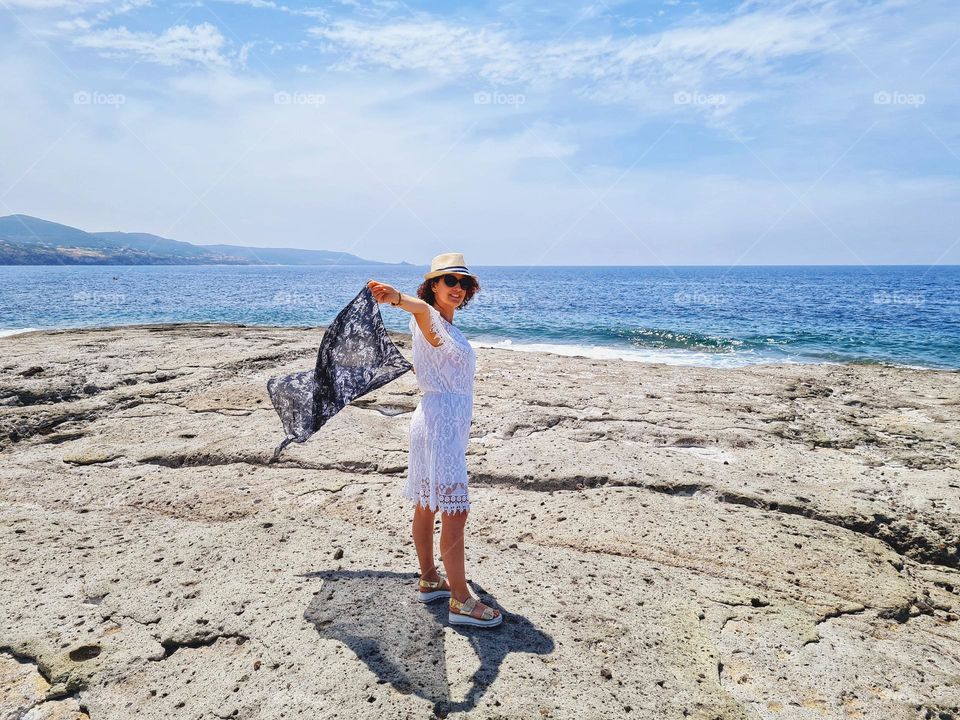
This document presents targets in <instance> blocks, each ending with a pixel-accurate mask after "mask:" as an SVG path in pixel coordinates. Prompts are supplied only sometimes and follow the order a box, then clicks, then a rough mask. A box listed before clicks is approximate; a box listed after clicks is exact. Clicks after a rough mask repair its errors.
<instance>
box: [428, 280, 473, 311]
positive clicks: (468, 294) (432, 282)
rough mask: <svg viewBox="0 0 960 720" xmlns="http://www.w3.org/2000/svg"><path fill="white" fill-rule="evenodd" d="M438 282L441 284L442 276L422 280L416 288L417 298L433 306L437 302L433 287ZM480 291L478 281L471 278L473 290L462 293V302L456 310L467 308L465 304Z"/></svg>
mask: <svg viewBox="0 0 960 720" xmlns="http://www.w3.org/2000/svg"><path fill="white" fill-rule="evenodd" d="M438 282H443V275H441V276H440V277H435V278H430V279H429V280H424V281H423V282H422V283H420V287H418V288H417V297H418V298H420V299H421V300H423V301H424V302H425V303H427V304H428V305H433V304H434V303H435V302H436V301H437V296H436V295H435V294H434V292H433V287H434V285H436V284H437V283H438ZM479 291H480V281H479V280H477V279H476V278H473V289H472V290H464V291H463V302H462V303H460V305H459V306H458V307H457V310H463V308H465V307H466V306H467V303H469V302H470V300H471V298H473V296H474V295H476V294H477V293H478V292H479Z"/></svg>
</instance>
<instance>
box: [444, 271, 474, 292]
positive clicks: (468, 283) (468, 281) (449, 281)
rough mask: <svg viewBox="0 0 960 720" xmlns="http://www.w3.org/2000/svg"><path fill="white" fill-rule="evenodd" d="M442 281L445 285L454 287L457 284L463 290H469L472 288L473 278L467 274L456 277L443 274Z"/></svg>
mask: <svg viewBox="0 0 960 720" xmlns="http://www.w3.org/2000/svg"><path fill="white" fill-rule="evenodd" d="M443 282H444V284H446V286H447V287H451V288H452V287H456V286H457V285H458V284H459V285H460V287H462V288H463V289H464V290H465V291H467V292H470V291H471V290H473V278H472V277H470V276H469V275H464V276H463V277H457V276H456V275H444V276H443Z"/></svg>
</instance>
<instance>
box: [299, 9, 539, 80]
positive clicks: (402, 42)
mask: <svg viewBox="0 0 960 720" xmlns="http://www.w3.org/2000/svg"><path fill="white" fill-rule="evenodd" d="M310 33H311V34H312V35H313V36H314V37H317V38H320V39H321V40H323V41H326V42H327V43H329V45H330V46H331V47H334V48H340V49H343V50H344V51H345V53H346V54H345V57H344V59H343V62H342V63H341V65H340V67H341V68H342V69H350V68H356V67H365V66H382V67H387V68H391V69H395V70H426V71H428V72H431V73H436V74H438V75H445V76H459V75H464V74H468V73H478V74H480V75H483V76H492V77H500V76H505V75H507V74H510V73H511V72H513V73H515V72H516V71H517V70H519V68H515V67H514V63H515V62H518V61H520V60H521V51H520V48H518V47H517V46H515V45H513V44H512V43H511V42H510V41H509V40H508V39H507V37H506V36H505V35H504V34H503V33H501V32H499V31H497V30H494V29H487V28H480V29H478V30H473V29H471V28H467V27H461V26H457V25H451V24H449V23H446V22H443V21H441V20H430V21H424V22H401V23H391V24H385V25H376V26H373V25H362V24H360V23H355V22H339V23H334V24H331V25H328V26H325V27H316V28H311V29H310Z"/></svg>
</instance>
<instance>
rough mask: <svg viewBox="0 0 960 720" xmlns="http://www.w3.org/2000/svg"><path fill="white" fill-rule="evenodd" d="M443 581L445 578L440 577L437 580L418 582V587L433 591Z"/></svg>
mask: <svg viewBox="0 0 960 720" xmlns="http://www.w3.org/2000/svg"><path fill="white" fill-rule="evenodd" d="M445 581H446V578H443V577H441V578H440V579H439V580H420V587H422V588H428V589H430V590H433V589H435V588H438V587H440V586H441V585H442V584H443V583H444V582H445Z"/></svg>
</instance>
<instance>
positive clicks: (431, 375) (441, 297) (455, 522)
mask: <svg viewBox="0 0 960 720" xmlns="http://www.w3.org/2000/svg"><path fill="white" fill-rule="evenodd" d="M423 278H424V281H423V283H422V284H421V285H420V287H419V288H418V289H417V297H415V298H414V297H410V296H409V295H404V294H402V293H401V292H400V291H399V290H397V289H395V288H393V287H391V286H390V285H386V284H384V283H380V282H376V281H375V280H371V281H370V282H368V283H367V285H368V286H369V287H370V292H371V293H372V294H373V297H374V298H375V299H376V300H377V302H379V303H386V302H389V303H390V304H391V305H393V306H395V307H399V308H401V309H402V310H406V311H407V312H409V313H411V314H412V315H413V317H412V318H411V319H410V333H411V335H412V336H413V365H414V369H415V372H416V376H417V384H418V385H419V386H420V389H421V390H422V391H423V397H422V399H421V400H420V404H419V405H418V406H417V409H416V411H415V412H414V413H413V418H412V419H411V421H410V462H409V468H408V475H407V483H406V487H405V488H404V491H403V496H404V497H406V498H408V499H409V500H411V501H412V502H414V503H415V507H414V512H413V541H414V545H415V546H416V548H417V555H418V557H419V560H420V587H419V591H418V594H417V598H418V600H420V601H421V602H430V601H432V600H436V599H438V598H450V602H449V606H450V609H449V619H450V622H451V623H452V624H455V625H477V626H480V627H492V626H495V625H499V624H500V623H501V622H502V621H503V617H502V615H501V613H500V611H499V610H495V609H494V608H491V607H489V606H487V605H485V604H484V603H482V602H480V601H479V600H478V599H477V598H475V597H473V595H472V594H471V593H470V590H469V588H468V587H467V580H466V574H465V570H464V552H463V549H464V546H463V531H464V525H465V523H466V522H467V512H468V511H469V509H470V497H469V490H468V487H467V484H468V481H467V459H466V452H467V443H468V442H469V440H470V421H471V419H472V416H473V376H474V371H475V369H476V354H475V353H474V351H473V348H472V347H470V343H469V342H467V339H466V337H464V335H463V333H462V332H460V330H459V328H457V327H456V326H455V325H454V324H453V314H454V311H455V310H457V309H458V308H462V307H465V306H466V305H467V303H468V302H469V301H470V299H471V298H472V297H473V296H474V294H475V293H476V292H477V291H478V290H479V289H480V283H479V282H478V281H477V276H476V275H474V274H472V273H471V272H470V271H469V270H468V269H467V266H466V264H465V263H464V260H463V255H461V254H460V253H444V254H442V255H437V256H436V257H435V258H434V259H433V262H432V263H431V264H430V272H428V273H426V274H425V275H424V276H423ZM437 510H440V512H441V517H442V525H441V528H440V554H441V557H442V558H443V565H444V567H445V568H446V570H447V575H448V576H449V578H450V582H449V584H448V583H447V581H446V579H445V578H444V577H443V576H441V575H440V573H439V572H438V571H437V565H436V562H434V559H433V526H434V517H435V514H436V512H437Z"/></svg>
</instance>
